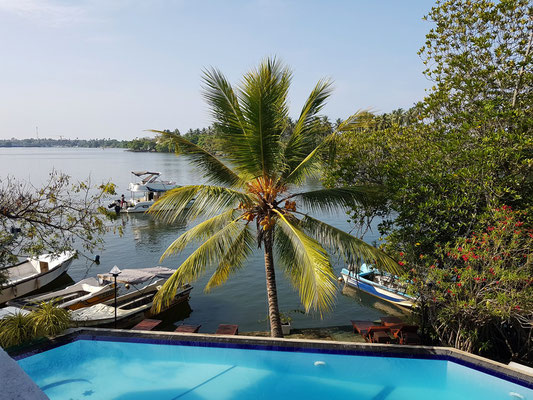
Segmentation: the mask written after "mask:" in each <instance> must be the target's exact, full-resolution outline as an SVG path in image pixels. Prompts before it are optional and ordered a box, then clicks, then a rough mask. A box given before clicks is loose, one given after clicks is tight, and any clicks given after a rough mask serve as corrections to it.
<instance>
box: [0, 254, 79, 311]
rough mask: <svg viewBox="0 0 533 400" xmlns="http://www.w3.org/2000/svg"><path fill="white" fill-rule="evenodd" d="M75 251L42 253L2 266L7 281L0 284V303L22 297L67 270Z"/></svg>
mask: <svg viewBox="0 0 533 400" xmlns="http://www.w3.org/2000/svg"><path fill="white" fill-rule="evenodd" d="M75 255H76V252H74V251H64V252H62V253H59V254H43V255H40V256H39V257H35V258H28V259H27V260H26V261H23V262H21V263H19V264H16V265H12V266H8V267H2V268H0V270H1V271H2V273H4V274H5V275H6V276H7V281H6V282H5V283H4V284H2V285H0V304H3V303H5V302H7V301H9V300H12V299H15V298H17V297H22V296H24V295H26V294H28V293H31V292H33V291H35V290H37V289H40V288H41V287H43V286H45V285H47V284H49V283H50V282H52V281H53V280H55V279H56V278H58V277H59V276H60V275H61V274H63V273H64V272H66V271H67V269H68V267H69V266H70V264H71V263H72V260H73V259H74V256H75Z"/></svg>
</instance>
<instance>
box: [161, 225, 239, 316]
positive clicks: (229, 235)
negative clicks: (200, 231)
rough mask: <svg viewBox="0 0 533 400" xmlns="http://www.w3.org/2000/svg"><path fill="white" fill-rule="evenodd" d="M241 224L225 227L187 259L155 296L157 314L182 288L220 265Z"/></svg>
mask: <svg viewBox="0 0 533 400" xmlns="http://www.w3.org/2000/svg"><path fill="white" fill-rule="evenodd" d="M239 222H240V221H239V220H238V219H237V220H234V221H232V222H231V223H229V224H227V225H226V226H224V227H223V228H222V229H220V230H219V231H218V232H216V233H215V234H213V235H212V236H211V237H210V238H209V239H208V240H206V241H205V242H204V243H203V244H202V245H200V246H199V247H198V248H197V249H196V250H195V251H194V252H193V253H192V254H191V255H190V256H189V257H187V259H186V260H185V261H184V262H183V263H182V264H181V265H180V266H179V268H178V269H177V271H176V272H174V274H173V275H172V276H171V277H170V278H169V279H168V280H167V281H166V282H165V283H164V285H163V286H162V288H161V289H159V291H158V292H157V294H156V295H155V297H154V305H153V306H152V308H153V309H154V310H155V311H156V312H160V311H161V309H162V308H163V307H166V306H168V305H169V304H170V303H171V302H172V299H173V298H174V296H175V294H176V291H177V290H178V289H179V288H180V286H182V285H183V284H185V283H189V282H194V281H196V280H197V279H198V278H200V277H201V276H202V275H203V274H204V273H205V272H206V270H207V269H208V268H211V267H213V266H215V265H218V264H219V263H220V261H221V259H222V257H223V255H224V254H226V253H227V251H228V250H229V249H230V248H231V247H232V245H233V243H234V242H235V238H236V237H237V236H238V235H239V233H240V231H241V230H240V229H239V225H240V223H239Z"/></svg>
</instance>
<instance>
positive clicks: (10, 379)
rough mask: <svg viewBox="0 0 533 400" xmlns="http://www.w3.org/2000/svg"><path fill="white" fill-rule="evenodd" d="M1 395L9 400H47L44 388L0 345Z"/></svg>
mask: <svg viewBox="0 0 533 400" xmlns="http://www.w3.org/2000/svg"><path fill="white" fill-rule="evenodd" d="M0 388H2V392H1V394H0V397H1V398H2V399H6V400H7V399H9V400H47V399H48V396H46V395H45V394H44V393H43V392H42V390H41V389H40V388H39V386H37V385H36V384H35V383H34V382H33V381H32V380H31V378H30V377H29V376H28V375H27V374H26V372H24V371H23V370H22V368H20V367H19V365H18V364H17V363H16V362H15V361H14V360H13V359H11V358H10V357H9V356H8V355H7V353H6V352H5V351H4V350H2V348H1V347H0Z"/></svg>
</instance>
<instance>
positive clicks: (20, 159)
mask: <svg viewBox="0 0 533 400" xmlns="http://www.w3.org/2000/svg"><path fill="white" fill-rule="evenodd" d="M52 169H55V170H58V171H62V172H64V173H66V174H68V175H70V176H72V177H73V178H75V179H79V180H85V179H87V178H88V177H90V178H91V180H92V182H93V183H95V184H96V183H101V182H103V181H108V180H110V181H112V182H113V183H115V184H116V185H117V186H118V189H117V192H118V195H119V196H120V194H122V193H124V194H125V195H126V198H129V197H130V196H129V193H128V191H127V188H128V184H129V182H131V181H132V180H133V178H136V177H134V176H133V175H131V173H130V172H131V171H134V170H137V171H138V170H153V171H159V172H161V174H162V175H161V177H162V178H163V179H168V180H174V181H176V182H177V183H178V184H180V185H187V184H198V183H202V182H203V181H204V180H203V178H202V175H201V174H200V173H199V172H198V171H196V170H195V168H194V166H192V165H191V164H190V163H189V162H188V160H187V159H186V158H184V157H176V156H175V155H174V154H162V153H132V152H127V151H124V150H123V149H76V148H0V176H1V177H2V178H5V177H6V176H8V175H10V176H13V177H15V178H17V179H20V180H25V181H30V182H31V183H32V184H33V185H34V186H36V187H38V186H39V185H41V184H42V183H43V182H45V181H46V179H47V177H48V174H49V173H50V171H51V170H52ZM318 187H320V183H319V182H310V183H308V185H307V188H308V189H312V188H318ZM117 198H118V196H117ZM313 216H314V217H316V218H319V219H321V220H323V221H324V222H327V223H329V224H331V225H334V226H336V227H337V228H340V229H343V230H345V231H349V230H350V228H351V227H350V224H349V223H348V222H347V216H346V214H345V213H344V212H343V211H341V212H339V214H338V215H320V214H313ZM114 223H116V224H121V225H122V226H123V228H124V234H123V235H122V236H118V235H115V234H113V233H111V232H110V233H108V234H106V236H105V248H104V249H102V250H99V251H95V254H99V255H100V264H99V265H97V264H95V263H93V262H92V261H91V260H92V259H93V258H94V255H95V254H86V255H87V258H86V257H80V258H78V259H77V260H74V262H73V263H72V266H71V267H70V269H69V271H68V275H69V276H70V278H71V279H72V280H73V281H79V280H80V279H83V278H85V277H88V276H96V274H98V273H104V272H108V271H109V270H110V269H111V268H112V267H113V266H114V265H117V266H118V267H119V268H121V269H122V268H144V267H151V266H155V265H164V266H167V267H170V268H177V267H179V265H180V264H181V262H183V260H185V258H186V257H187V256H188V255H189V254H190V253H191V252H192V251H193V250H194V249H193V248H192V247H190V248H188V249H186V250H185V251H184V252H183V253H181V254H179V255H178V256H174V257H172V258H168V259H166V260H164V261H163V262H162V263H160V262H159V257H160V256H161V255H162V254H163V252H164V250H165V249H166V248H167V246H168V245H169V244H170V243H172V242H173V240H174V239H176V238H177V237H178V236H179V235H180V234H181V233H183V232H184V231H185V230H186V229H188V228H190V226H183V225H181V226H180V225H169V224H167V223H163V222H162V221H159V220H155V219H154V218H153V217H151V216H148V215H138V214H132V215H127V214H123V215H121V216H120V218H119V219H118V220H117V221H116V222H114ZM191 226H192V225H191ZM376 235H377V233H376V232H374V233H372V232H370V233H369V234H367V235H366V236H365V240H367V241H368V242H372V241H374V240H376V238H377V237H376ZM333 263H334V269H335V272H336V275H337V276H340V270H341V269H342V263H341V262H340V260H337V259H333ZM208 278H209V275H206V276H204V277H203V278H201V279H200V280H198V281H197V282H193V283H192V285H193V286H194V289H193V291H192V293H191V299H190V302H189V305H190V309H187V310H177V311H176V314H175V315H174V316H173V317H172V320H173V321H175V322H176V323H177V322H178V321H184V322H185V323H188V324H199V325H202V328H201V330H200V331H201V332H206V333H208V332H214V330H216V327H217V326H218V324H221V323H232V324H238V325H239V329H240V330H241V331H257V330H268V325H267V321H266V316H267V303H266V284H265V270H264V259H263V255H262V253H261V252H260V251H257V252H255V253H254V254H253V255H252V256H251V257H250V259H249V260H248V262H247V263H246V265H245V268H243V269H242V270H241V271H240V272H238V273H237V274H235V275H233V276H231V277H230V278H229V280H228V281H227V283H226V284H225V285H223V286H221V287H219V288H217V289H215V290H213V291H211V292H210V293H205V292H204V291H203V288H204V286H205V284H206V283H207V280H208ZM68 281H70V279H69V280H68ZM68 281H67V282H68ZM277 284H278V298H279V305H280V310H282V311H284V312H287V311H291V310H298V309H299V310H302V309H303V307H302V306H301V305H300V302H299V298H298V294H297V292H296V291H295V290H294V289H293V288H292V286H291V285H290V284H289V283H288V281H287V280H286V279H285V277H284V275H283V272H282V271H280V270H278V273H277ZM343 286H344V285H343V284H340V283H339V284H338V287H339V291H338V294H337V301H336V305H335V308H334V309H333V310H332V311H331V312H330V313H327V314H325V315H324V316H323V317H322V318H320V316H318V315H303V314H300V313H293V314H292V315H291V316H292V317H293V322H292V325H293V326H294V327H296V328H310V327H325V326H341V325H349V324H350V320H351V319H356V320H374V319H376V318H379V317H380V316H382V315H386V314H390V313H397V312H398V309H397V308H396V307H394V306H393V305H389V304H387V303H383V302H381V301H379V300H377V299H375V298H373V297H372V296H369V295H366V294H364V293H359V292H356V291H353V290H342V289H343Z"/></svg>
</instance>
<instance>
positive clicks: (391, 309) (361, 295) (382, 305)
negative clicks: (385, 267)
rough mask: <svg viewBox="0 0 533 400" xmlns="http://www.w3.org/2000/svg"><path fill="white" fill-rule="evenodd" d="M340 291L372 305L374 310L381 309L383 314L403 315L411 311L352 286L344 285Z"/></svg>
mask: <svg viewBox="0 0 533 400" xmlns="http://www.w3.org/2000/svg"><path fill="white" fill-rule="evenodd" d="M341 293H342V294H343V295H344V296H346V297H350V298H353V299H354V300H356V301H358V302H360V303H362V304H366V305H370V306H372V307H374V308H375V309H376V310H380V311H383V312H384V313H385V314H389V315H394V316H397V317H404V316H406V315H410V314H411V311H410V310H408V309H407V308H404V307H398V306H397V305H395V304H392V303H389V302H388V301H385V300H381V299H379V298H377V297H376V296H372V295H371V294H369V293H367V292H365V291H363V290H361V289H359V288H355V287H352V286H348V285H344V287H343V288H342V291H341Z"/></svg>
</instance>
